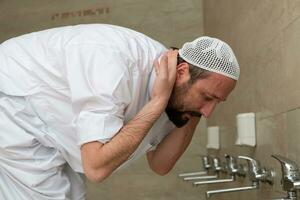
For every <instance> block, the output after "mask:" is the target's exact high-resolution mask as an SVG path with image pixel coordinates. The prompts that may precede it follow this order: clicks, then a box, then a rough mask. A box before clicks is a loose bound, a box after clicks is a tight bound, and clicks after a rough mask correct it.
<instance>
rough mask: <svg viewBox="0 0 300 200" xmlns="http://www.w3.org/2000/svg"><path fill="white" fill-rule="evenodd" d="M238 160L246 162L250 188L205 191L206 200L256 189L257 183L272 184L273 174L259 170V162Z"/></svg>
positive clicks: (240, 157)
mask: <svg viewBox="0 0 300 200" xmlns="http://www.w3.org/2000/svg"><path fill="white" fill-rule="evenodd" d="M238 158H239V159H244V160H247V162H248V166H249V171H248V173H249V179H250V181H251V183H252V184H251V186H246V187H237V188H229V189H221V190H211V191H207V192H206V196H207V197H208V198H209V197H211V196H212V195H214V194H220V193H227V192H238V191H245V190H254V189H258V188H259V182H267V183H269V184H273V179H274V172H273V171H272V170H267V169H266V168H261V167H260V164H259V162H258V161H256V160H254V159H252V158H249V157H246V156H238Z"/></svg>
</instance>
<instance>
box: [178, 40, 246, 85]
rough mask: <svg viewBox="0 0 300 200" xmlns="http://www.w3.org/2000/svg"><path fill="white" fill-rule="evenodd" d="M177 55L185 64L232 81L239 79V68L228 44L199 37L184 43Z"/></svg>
mask: <svg viewBox="0 0 300 200" xmlns="http://www.w3.org/2000/svg"><path fill="white" fill-rule="evenodd" d="M179 55H180V57H181V58H183V59H184V60H185V61H186V62H188V63H190V64H192V65H194V66H197V67H200V68H202V69H205V70H208V71H212V72H215V73H218V74H222V75H224V76H227V77H230V78H232V79H234V80H238V79H239V75H240V67H239V64H238V62H237V60H236V57H235V55H234V53H233V51H232V49H231V48H230V46H229V45H228V44H226V43H225V42H223V41H221V40H219V39H217V38H211V37H207V36H204V37H199V38H197V39H195V40H194V41H192V42H187V43H185V44H184V45H183V46H182V48H181V49H179Z"/></svg>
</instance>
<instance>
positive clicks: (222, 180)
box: [193, 176, 235, 186]
mask: <svg viewBox="0 0 300 200" xmlns="http://www.w3.org/2000/svg"><path fill="white" fill-rule="evenodd" d="M233 181H235V177H234V176H232V177H231V178H227V179H216V180H207V181H197V182H194V183H193V185H194V186H198V185H205V184H215V183H228V182H233Z"/></svg>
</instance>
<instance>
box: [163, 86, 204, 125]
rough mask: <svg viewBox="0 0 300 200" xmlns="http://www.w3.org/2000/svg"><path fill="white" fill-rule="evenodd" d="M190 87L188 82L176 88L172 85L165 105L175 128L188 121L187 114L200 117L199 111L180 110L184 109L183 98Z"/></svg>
mask: <svg viewBox="0 0 300 200" xmlns="http://www.w3.org/2000/svg"><path fill="white" fill-rule="evenodd" d="M189 88H190V83H185V84H184V85H182V86H179V87H177V88H175V87H174V89H173V91H172V95H171V97H170V100H169V103H168V105H167V107H166V110H165V111H166V113H167V115H168V118H169V120H170V121H171V122H173V124H174V125H175V126H176V127H177V128H181V127H183V126H184V125H185V124H186V123H188V121H189V118H188V116H187V115H190V116H196V117H201V113H198V112H194V111H180V109H184V106H183V98H184V96H186V94H187V92H188V90H189Z"/></svg>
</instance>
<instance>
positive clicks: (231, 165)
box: [193, 154, 240, 186]
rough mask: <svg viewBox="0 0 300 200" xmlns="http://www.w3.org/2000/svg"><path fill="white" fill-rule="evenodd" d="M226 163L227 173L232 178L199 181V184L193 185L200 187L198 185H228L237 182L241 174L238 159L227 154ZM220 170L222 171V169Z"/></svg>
mask: <svg viewBox="0 0 300 200" xmlns="http://www.w3.org/2000/svg"><path fill="white" fill-rule="evenodd" d="M225 161H226V162H225V163H226V169H227V173H228V174H229V176H230V178H226V179H215V180H206V181H197V182H194V183H193V185H194V186H198V185H204V184H215V183H227V182H233V181H235V176H236V175H237V174H239V173H240V172H239V171H238V165H237V162H236V159H235V158H234V157H233V156H230V155H227V154H226V155H225ZM219 170H221V168H220V169H219Z"/></svg>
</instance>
